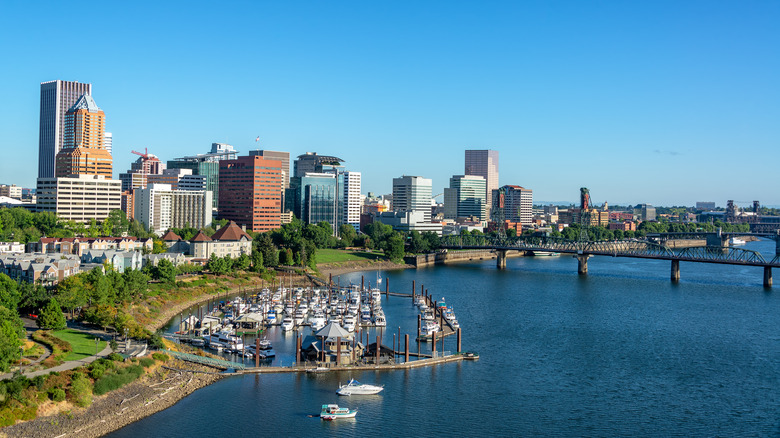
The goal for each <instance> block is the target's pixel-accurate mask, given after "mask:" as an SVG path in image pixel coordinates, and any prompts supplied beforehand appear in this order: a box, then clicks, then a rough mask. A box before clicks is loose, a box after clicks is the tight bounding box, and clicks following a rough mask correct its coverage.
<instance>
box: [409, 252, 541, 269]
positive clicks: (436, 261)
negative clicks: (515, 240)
mask: <svg viewBox="0 0 780 438" xmlns="http://www.w3.org/2000/svg"><path fill="white" fill-rule="evenodd" d="M523 255H525V254H524V252H523V251H507V257H522V256H523ZM496 257H497V256H496V252H495V251H493V250H486V249H470V250H462V251H459V250H447V251H439V252H436V253H431V254H419V255H416V256H409V257H404V262H405V263H407V264H409V265H413V266H414V267H416V268H424V267H426V266H432V265H444V264H447V263H453V262H468V261H474V260H490V259H495V258H496Z"/></svg>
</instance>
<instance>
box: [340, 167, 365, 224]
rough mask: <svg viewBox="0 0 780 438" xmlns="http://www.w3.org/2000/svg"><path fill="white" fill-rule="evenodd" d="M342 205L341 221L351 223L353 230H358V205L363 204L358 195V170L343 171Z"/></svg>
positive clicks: (359, 186)
mask: <svg viewBox="0 0 780 438" xmlns="http://www.w3.org/2000/svg"><path fill="white" fill-rule="evenodd" d="M343 174H344V207H343V219H342V221H343V223H345V224H348V225H351V226H352V227H353V228H355V230H356V231H357V230H360V207H361V205H362V204H363V200H362V197H361V195H360V192H361V189H362V185H361V180H360V178H361V175H360V172H351V171H347V172H344V173H343Z"/></svg>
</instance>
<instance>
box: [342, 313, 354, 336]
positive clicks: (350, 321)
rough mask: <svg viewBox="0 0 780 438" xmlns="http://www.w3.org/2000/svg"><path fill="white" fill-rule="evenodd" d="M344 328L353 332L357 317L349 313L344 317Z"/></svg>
mask: <svg viewBox="0 0 780 438" xmlns="http://www.w3.org/2000/svg"><path fill="white" fill-rule="evenodd" d="M344 330H346V331H348V332H350V333H352V332H354V331H355V317H354V316H352V315H347V316H345V317H344Z"/></svg>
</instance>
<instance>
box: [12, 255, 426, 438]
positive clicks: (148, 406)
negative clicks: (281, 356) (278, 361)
mask: <svg viewBox="0 0 780 438" xmlns="http://www.w3.org/2000/svg"><path fill="white" fill-rule="evenodd" d="M413 267H414V266H412V265H404V264H398V263H393V262H389V261H349V262H340V263H329V264H323V265H320V266H319V268H320V273H319V275H317V277H319V278H321V279H325V281H327V280H326V279H327V278H328V276H330V275H333V276H338V275H341V274H345V273H349V272H357V271H375V270H385V269H406V268H413ZM284 282H285V284H290V283H292V284H293V285H299V286H308V285H310V284H311V280H310V279H309V278H308V277H307V276H303V275H298V274H295V275H292V276H287V277H285V278H284ZM242 289H243V286H242V287H241V288H239V286H236V287H234V288H230V289H229V290H227V291H223V292H221V293H220V294H219V295H217V294H214V293H203V294H201V295H198V296H195V297H192V298H190V299H188V300H186V301H182V302H180V303H176V304H174V305H172V306H170V307H167V308H166V309H165V310H164V311H161V312H160V314H159V315H157V317H156V318H155V319H154V320H152V321H150V322H148V323H147V324H145V328H146V329H148V330H150V331H156V330H158V329H161V328H163V327H165V325H166V324H168V322H169V321H170V320H171V319H172V318H174V317H175V316H176V315H178V314H180V313H182V312H184V311H185V310H186V309H188V308H190V307H192V306H195V305H198V304H202V303H205V302H207V301H209V300H213V299H215V298H218V297H219V296H231V295H235V294H238V293H240V291H241V290H242ZM171 367H172V368H176V369H178V370H181V371H174V370H166V369H165V368H158V369H157V370H155V371H154V372H153V373H152V374H150V375H146V376H143V377H142V378H141V379H139V381H136V382H133V383H131V384H130V385H127V386H126V387H123V388H121V389H119V390H116V391H112V392H110V393H108V394H106V395H104V396H100V397H95V400H94V402H93V404H92V405H91V406H89V407H87V408H78V407H75V406H74V405H72V404H70V403H57V404H55V403H52V402H48V403H46V404H44V405H43V406H41V408H39V414H38V418H36V419H34V420H31V421H26V422H22V423H18V424H15V425H13V426H9V427H6V428H3V429H0V438H5V437H8V438H13V437H32V438H44V437H57V438H66V437H78V438H90V437H99V436H103V435H105V434H107V433H110V432H112V431H115V430H118V429H121V428H122V427H124V426H127V425H128V424H130V423H132V422H135V421H138V420H140V419H143V418H145V417H147V416H149V415H152V414H154V413H156V412H159V411H161V410H164V409H167V408H168V407H170V406H173V405H174V404H176V403H177V402H178V401H179V400H181V399H183V398H184V397H186V396H188V395H190V394H192V393H193V392H195V391H196V390H198V389H200V388H203V387H205V386H208V385H210V384H212V383H214V382H216V381H218V380H220V379H221V378H223V377H224V375H222V374H217V372H219V370H217V369H213V368H209V367H206V366H203V365H196V364H191V363H187V362H182V361H173V362H172V365H171Z"/></svg>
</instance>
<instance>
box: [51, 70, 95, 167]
mask: <svg viewBox="0 0 780 438" xmlns="http://www.w3.org/2000/svg"><path fill="white" fill-rule="evenodd" d="M85 94H86V95H91V94H92V84H82V83H80V82H70V81H60V80H56V81H50V82H43V83H41V108H40V126H39V134H38V178H52V177H54V168H55V159H56V156H57V153H59V151H60V150H61V149H62V147H63V145H64V144H65V113H66V112H67V111H68V110H69V109H70V108H71V107H72V106H73V105H74V104H75V103H76V102H77V101H78V100H79V98H80V97H81V96H83V95H85Z"/></svg>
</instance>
